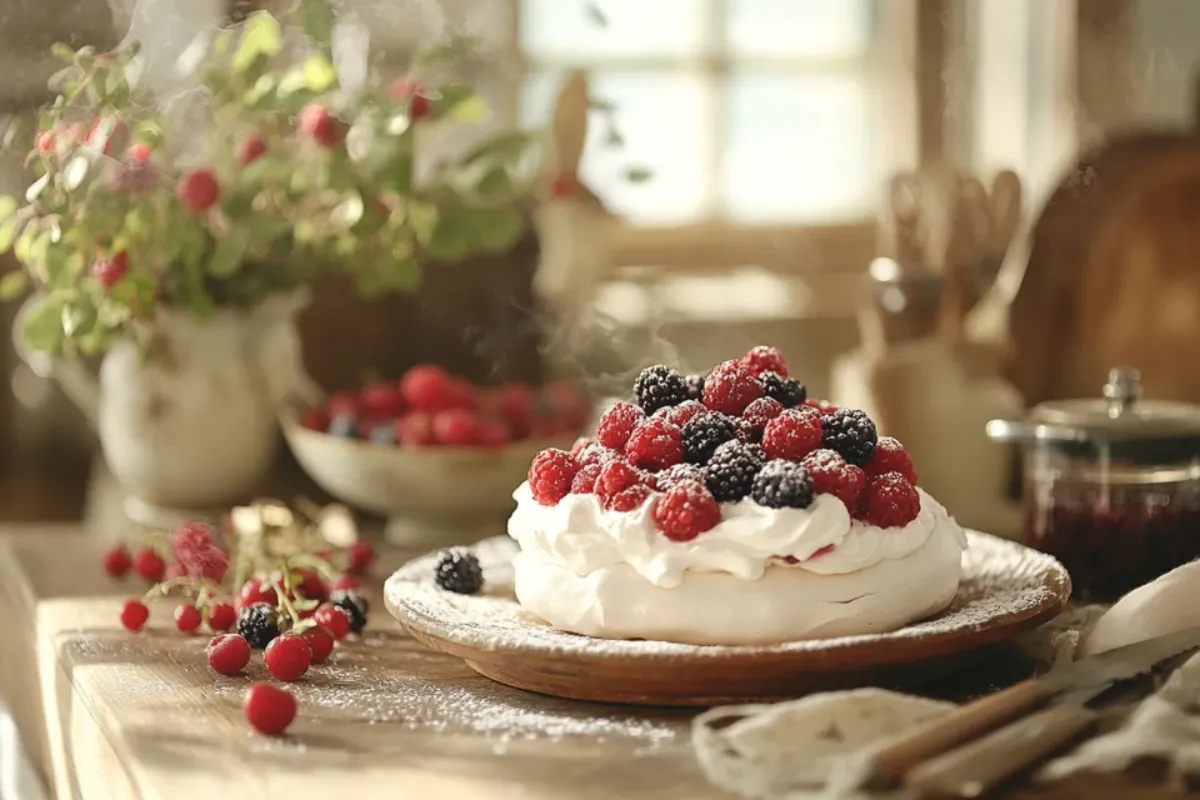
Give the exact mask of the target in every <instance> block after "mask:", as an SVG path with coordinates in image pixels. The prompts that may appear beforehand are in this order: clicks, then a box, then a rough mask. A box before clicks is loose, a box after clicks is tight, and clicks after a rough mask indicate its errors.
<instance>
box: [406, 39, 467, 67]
mask: <svg viewBox="0 0 1200 800" xmlns="http://www.w3.org/2000/svg"><path fill="white" fill-rule="evenodd" d="M477 44H478V41H477V40H476V39H475V38H474V37H471V36H452V37H450V39H449V40H448V41H446V42H444V43H443V44H439V45H435V46H433V47H427V48H425V49H424V50H422V51H420V52H419V53H417V55H416V57H415V58H414V59H413V61H412V66H413V69H416V68H418V67H432V66H437V65H444V64H452V63H454V62H456V61H461V60H462V59H464V58H466V56H467V55H468V54H469V53H470V52H471V51H472V50H473V49H475V47H476V45H477Z"/></svg>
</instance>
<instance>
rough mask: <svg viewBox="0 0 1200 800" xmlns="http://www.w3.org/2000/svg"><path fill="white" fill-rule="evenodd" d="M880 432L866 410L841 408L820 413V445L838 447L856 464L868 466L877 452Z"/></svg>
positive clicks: (843, 455)
mask: <svg viewBox="0 0 1200 800" xmlns="http://www.w3.org/2000/svg"><path fill="white" fill-rule="evenodd" d="M877 441H878V434H876V432H875V423H874V422H872V421H871V418H870V417H868V416H867V414H866V412H865V411H861V410H859V409H857V408H840V409H838V410H837V411H834V412H832V413H829V414H826V415H825V416H823V417H821V446H822V447H824V448H826V449H827V450H836V451H837V452H838V453H840V454H841V456H842V458H844V459H846V460H847V461H848V462H850V463H851V464H853V465H854V466H856V467H865V466H866V465H867V464H869V463H870V461H871V458H872V457H874V455H875V446H876V442H877Z"/></svg>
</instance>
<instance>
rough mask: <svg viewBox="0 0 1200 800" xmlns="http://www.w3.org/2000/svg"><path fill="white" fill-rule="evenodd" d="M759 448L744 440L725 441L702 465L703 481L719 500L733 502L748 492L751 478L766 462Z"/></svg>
mask: <svg viewBox="0 0 1200 800" xmlns="http://www.w3.org/2000/svg"><path fill="white" fill-rule="evenodd" d="M766 460H767V459H766V456H765V455H763V451H762V448H761V447H759V446H758V445H754V444H746V443H745V442H726V443H725V444H723V445H721V446H720V447H718V448H717V451H716V452H715V453H713V457H712V458H711V459H709V461H708V466H707V467H705V469H704V483H705V485H706V486H707V487H708V490H709V491H710V492H712V496H713V497H715V498H716V499H717V502H718V503H732V502H736V501H738V500H741V499H742V498H743V497H745V496H746V495H748V494H750V488H751V487H752V486H753V485H754V478H755V476H757V475H758V473H759V471H760V470H761V469H762V468H763V464H764V463H765V462H766Z"/></svg>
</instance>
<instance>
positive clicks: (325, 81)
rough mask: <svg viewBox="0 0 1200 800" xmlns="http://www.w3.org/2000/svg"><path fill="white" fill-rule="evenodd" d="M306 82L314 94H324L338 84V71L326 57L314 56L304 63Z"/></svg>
mask: <svg viewBox="0 0 1200 800" xmlns="http://www.w3.org/2000/svg"><path fill="white" fill-rule="evenodd" d="M304 82H305V85H306V86H307V87H308V88H309V89H311V90H313V91H314V92H323V91H325V90H326V89H328V88H329V87H330V86H333V85H334V84H335V83H337V71H336V70H334V68H333V64H331V63H330V62H329V59H328V58H326V57H325V56H323V55H320V54H316V55H312V56H309V57H308V60H307V61H305V62H304Z"/></svg>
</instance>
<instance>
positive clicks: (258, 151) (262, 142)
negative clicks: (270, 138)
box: [238, 135, 267, 166]
mask: <svg viewBox="0 0 1200 800" xmlns="http://www.w3.org/2000/svg"><path fill="white" fill-rule="evenodd" d="M265 152H267V140H266V139H264V138H263V137H261V136H258V135H255V136H251V137H249V138H248V139H246V140H245V141H244V142H242V146H241V148H239V149H238V161H239V162H240V163H241V164H242V165H243V166H245V165H246V164H250V163H253V162H254V161H257V160H258V157H259V156H261V155H262V154H263V153H265Z"/></svg>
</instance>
